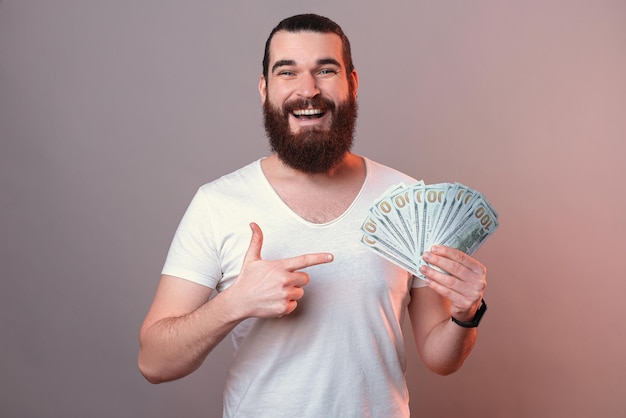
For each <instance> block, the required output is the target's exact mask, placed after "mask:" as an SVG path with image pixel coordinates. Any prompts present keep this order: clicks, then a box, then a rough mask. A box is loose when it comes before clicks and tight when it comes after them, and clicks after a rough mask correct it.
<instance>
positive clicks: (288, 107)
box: [283, 96, 335, 113]
mask: <svg viewBox="0 0 626 418" xmlns="http://www.w3.org/2000/svg"><path fill="white" fill-rule="evenodd" d="M308 108H314V109H321V110H324V111H326V110H330V111H331V112H333V111H334V110H335V103H334V102H333V101H332V100H330V99H327V98H325V97H322V96H315V97H312V98H310V99H300V100H298V99H295V100H291V101H289V102H286V103H285V104H284V105H283V112H285V113H291V112H293V111H294V110H298V109H308Z"/></svg>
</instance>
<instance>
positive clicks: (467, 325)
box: [451, 299, 487, 328]
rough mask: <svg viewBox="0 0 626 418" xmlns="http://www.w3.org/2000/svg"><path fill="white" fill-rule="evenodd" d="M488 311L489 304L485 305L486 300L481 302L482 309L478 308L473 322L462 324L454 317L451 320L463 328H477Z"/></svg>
mask: <svg viewBox="0 0 626 418" xmlns="http://www.w3.org/2000/svg"><path fill="white" fill-rule="evenodd" d="M486 310H487V304H486V303H485V299H483V300H481V303H480V308H478V310H477V311H476V314H475V315H474V319H472V322H461V321H458V320H456V319H454V317H452V318H451V319H452V322H454V323H455V324H457V325H459V326H461V327H463V328H476V327H477V326H478V324H479V323H480V320H481V319H482V317H483V315H484V314H485V311H486Z"/></svg>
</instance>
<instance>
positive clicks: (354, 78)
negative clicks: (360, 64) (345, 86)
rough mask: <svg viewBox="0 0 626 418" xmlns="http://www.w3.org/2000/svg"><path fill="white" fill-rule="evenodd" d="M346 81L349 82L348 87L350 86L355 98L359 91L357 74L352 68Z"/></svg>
mask: <svg viewBox="0 0 626 418" xmlns="http://www.w3.org/2000/svg"><path fill="white" fill-rule="evenodd" d="M348 83H350V87H352V94H353V95H354V99H355V100H356V96H357V93H358V92H359V75H358V74H357V72H356V70H352V72H351V73H350V74H349V75H348Z"/></svg>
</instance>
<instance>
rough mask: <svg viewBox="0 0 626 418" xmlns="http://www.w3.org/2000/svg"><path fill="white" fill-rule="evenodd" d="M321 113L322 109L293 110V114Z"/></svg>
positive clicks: (309, 114)
mask: <svg viewBox="0 0 626 418" xmlns="http://www.w3.org/2000/svg"><path fill="white" fill-rule="evenodd" d="M322 113H323V111H322V109H299V110H294V111H293V114H294V115H296V116H312V115H321V114H322Z"/></svg>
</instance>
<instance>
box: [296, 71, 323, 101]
mask: <svg viewBox="0 0 626 418" xmlns="http://www.w3.org/2000/svg"><path fill="white" fill-rule="evenodd" d="M319 93H320V91H319V89H318V87H317V80H316V79H315V76H314V75H313V74H311V73H309V72H304V73H302V74H301V75H300V79H299V80H298V95H299V96H300V97H303V98H305V99H310V98H313V97H315V96H317V95H318V94H319Z"/></svg>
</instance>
